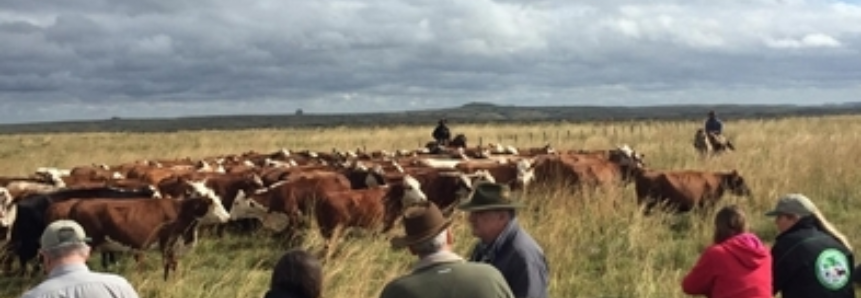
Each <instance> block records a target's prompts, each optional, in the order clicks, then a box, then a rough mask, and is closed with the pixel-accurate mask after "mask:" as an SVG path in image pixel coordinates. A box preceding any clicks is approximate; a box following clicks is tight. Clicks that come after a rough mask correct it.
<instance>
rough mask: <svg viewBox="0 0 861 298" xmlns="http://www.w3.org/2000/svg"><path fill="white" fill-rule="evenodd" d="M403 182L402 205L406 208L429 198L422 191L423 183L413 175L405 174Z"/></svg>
mask: <svg viewBox="0 0 861 298" xmlns="http://www.w3.org/2000/svg"><path fill="white" fill-rule="evenodd" d="M402 184H403V187H404V196H403V197H402V198H401V206H403V207H404V208H406V207H409V206H412V205H414V204H417V203H421V202H426V201H427V200H428V198H427V196H426V195H425V193H424V192H422V188H421V187H422V185H421V183H419V181H418V180H416V178H413V176H410V175H404V181H403V182H402Z"/></svg>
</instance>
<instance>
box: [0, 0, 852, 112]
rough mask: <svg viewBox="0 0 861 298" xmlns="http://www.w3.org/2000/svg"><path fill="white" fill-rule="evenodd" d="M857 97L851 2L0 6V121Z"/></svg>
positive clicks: (129, 0) (16, 1)
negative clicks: (468, 105)
mask: <svg viewBox="0 0 861 298" xmlns="http://www.w3.org/2000/svg"><path fill="white" fill-rule="evenodd" d="M859 97H861V1H858V0H852V1H832V0H745V1H742V0H720V1H713V0H709V1H705V0H649V1H645V0H641V1H624V0H579V1H572V0H499V1H491V0H469V1H463V0H402V1H394V0H365V1H333V0H314V1H308V0H266V1H263V0H259V1H258V0H248V1H235V0H195V1H190V0H77V1H68V0H39V1H32V0H0V123H20V122H37V121H53V120H74V119H108V118H111V117H124V118H148V117H179V116H186V115H223V114H281V113H288V114H289V113H293V112H294V111H295V110H296V109H300V108H301V109H303V110H304V111H305V112H306V113H350V112H371V111H403V110H417V109H433V108H445V107H454V106H459V105H463V104H465V103H469V102H491V103H496V104H504V105H519V106H547V105H629V106H644V105H665V104H691V103H694V104H697V103H701V104H722V103H756V104H778V103H788V104H822V103H832V102H845V101H859V100H861V98H859Z"/></svg>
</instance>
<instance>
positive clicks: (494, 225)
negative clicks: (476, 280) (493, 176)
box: [458, 182, 522, 243]
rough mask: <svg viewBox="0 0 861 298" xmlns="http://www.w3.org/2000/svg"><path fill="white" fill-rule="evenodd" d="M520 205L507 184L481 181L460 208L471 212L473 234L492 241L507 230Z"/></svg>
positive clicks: (470, 221) (485, 240)
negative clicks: (515, 200)
mask: <svg viewBox="0 0 861 298" xmlns="http://www.w3.org/2000/svg"><path fill="white" fill-rule="evenodd" d="M520 207H522V205H521V204H519V203H515V202H514V201H513V200H512V198H511V190H510V189H509V188H508V186H507V185H504V184H498V183H490V182H479V183H477V184H476V185H475V191H474V192H473V194H472V197H471V198H470V199H469V201H467V202H465V203H463V204H460V205H459V206H458V209H460V210H463V211H466V212H469V226H470V228H471V229H472V235H473V236H475V237H478V238H479V239H481V241H482V242H484V243H490V242H492V241H493V240H494V239H496V237H497V236H499V234H500V233H502V231H503V230H505V227H506V226H508V223H509V222H510V221H511V220H512V219H513V218H514V217H515V216H516V212H515V210H516V209H517V208H520Z"/></svg>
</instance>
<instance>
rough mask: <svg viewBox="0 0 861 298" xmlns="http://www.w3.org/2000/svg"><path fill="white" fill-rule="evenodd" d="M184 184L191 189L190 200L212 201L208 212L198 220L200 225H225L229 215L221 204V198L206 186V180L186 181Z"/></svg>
mask: <svg viewBox="0 0 861 298" xmlns="http://www.w3.org/2000/svg"><path fill="white" fill-rule="evenodd" d="M186 183H188V186H190V187H191V194H192V196H191V197H192V198H206V199H209V200H210V201H212V204H211V205H210V206H209V211H208V212H207V213H206V215H204V216H203V217H201V218H200V222H201V223H202V224H212V223H225V222H227V220H229V219H230V213H228V212H227V210H225V209H224V205H222V204H221V197H219V196H218V194H216V193H215V191H213V190H212V189H211V188H209V187H207V186H206V179H204V180H203V181H186Z"/></svg>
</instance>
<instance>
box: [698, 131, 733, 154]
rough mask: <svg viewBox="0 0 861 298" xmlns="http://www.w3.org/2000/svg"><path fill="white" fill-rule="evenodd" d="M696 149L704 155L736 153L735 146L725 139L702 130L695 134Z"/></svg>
mask: <svg viewBox="0 0 861 298" xmlns="http://www.w3.org/2000/svg"><path fill="white" fill-rule="evenodd" d="M694 148H695V149H696V150H697V151H698V152H699V153H700V154H702V155H706V154H712V155H717V154H721V153H724V152H727V151H735V145H733V144H732V142H731V141H730V140H729V139H727V138H726V137H724V136H723V135H718V134H715V133H706V131H705V130H704V129H702V128H700V129H697V132H696V133H695V134H694Z"/></svg>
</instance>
